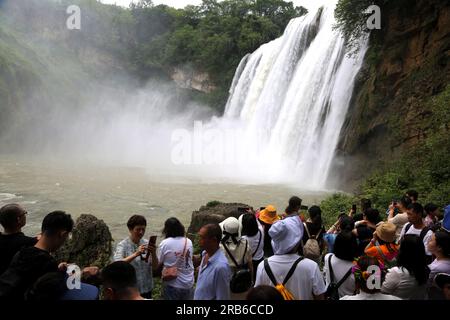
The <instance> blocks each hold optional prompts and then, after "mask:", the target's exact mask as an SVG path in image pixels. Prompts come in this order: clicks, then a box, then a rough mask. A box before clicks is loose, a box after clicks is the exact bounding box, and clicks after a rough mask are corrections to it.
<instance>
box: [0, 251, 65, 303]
mask: <svg viewBox="0 0 450 320" xmlns="http://www.w3.org/2000/svg"><path fill="white" fill-rule="evenodd" d="M55 271H58V264H57V262H56V260H55V258H53V257H52V256H51V255H50V253H48V252H47V251H44V250H41V249H38V248H36V247H28V248H23V249H21V250H20V251H19V252H17V254H16V255H15V256H14V258H13V259H12V261H11V264H10V265H9V267H8V269H7V270H6V271H5V272H4V273H3V274H2V275H1V276H0V299H15V300H23V299H24V294H25V292H26V291H27V289H28V288H30V287H31V286H32V285H33V284H34V283H35V282H36V280H37V279H39V278H40V277H41V276H43V275H44V274H46V273H48V272H55Z"/></svg>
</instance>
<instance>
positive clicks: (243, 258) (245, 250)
mask: <svg viewBox="0 0 450 320" xmlns="http://www.w3.org/2000/svg"><path fill="white" fill-rule="evenodd" d="M239 241H241V240H239ZM247 247H248V240H247V239H245V249H244V255H243V256H242V265H244V260H245V255H246V254H247Z"/></svg>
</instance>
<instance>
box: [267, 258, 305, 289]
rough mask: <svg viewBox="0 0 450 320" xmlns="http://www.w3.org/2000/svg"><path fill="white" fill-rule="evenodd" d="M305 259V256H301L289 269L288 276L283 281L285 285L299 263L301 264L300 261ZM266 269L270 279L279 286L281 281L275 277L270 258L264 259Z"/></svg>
mask: <svg viewBox="0 0 450 320" xmlns="http://www.w3.org/2000/svg"><path fill="white" fill-rule="evenodd" d="M302 260H303V257H299V258H298V259H297V260H296V261H295V262H294V264H293V265H292V267H291V268H290V269H289V271H288V273H287V275H286V277H285V278H284V281H283V286H284V285H286V283H287V282H288V281H289V279H290V278H291V276H292V274H293V273H294V271H295V269H296V268H297V265H298V264H299V262H300V261H302ZM264 269H265V270H266V273H267V275H268V276H269V279H270V281H272V283H273V285H274V286H277V285H278V284H279V283H278V281H277V280H276V279H275V276H274V275H273V272H272V269H270V265H269V260H268V259H267V258H266V259H264Z"/></svg>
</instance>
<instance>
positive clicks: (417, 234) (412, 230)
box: [400, 223, 433, 256]
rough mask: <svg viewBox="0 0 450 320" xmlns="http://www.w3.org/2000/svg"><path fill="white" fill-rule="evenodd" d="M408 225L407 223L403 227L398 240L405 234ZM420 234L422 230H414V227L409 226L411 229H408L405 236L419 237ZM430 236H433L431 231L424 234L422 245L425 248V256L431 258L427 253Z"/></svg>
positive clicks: (429, 253) (428, 252)
mask: <svg viewBox="0 0 450 320" xmlns="http://www.w3.org/2000/svg"><path fill="white" fill-rule="evenodd" d="M408 224H409V223H407V224H405V225H404V226H403V229H402V232H401V233H400V239H401V238H402V237H403V235H404V234H405V229H406V226H407V225H408ZM421 232H422V229H416V228H414V225H411V227H409V230H408V232H407V233H406V234H415V235H416V236H420V233H421ZM432 235H433V231H431V230H428V232H427V233H426V234H425V237H423V245H424V246H425V254H426V255H427V256H431V252H430V251H428V241H430V239H431V236H432Z"/></svg>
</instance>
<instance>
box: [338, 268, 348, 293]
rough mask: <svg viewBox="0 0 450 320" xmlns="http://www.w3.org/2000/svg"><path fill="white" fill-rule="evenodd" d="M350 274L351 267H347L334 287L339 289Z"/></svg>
mask: <svg viewBox="0 0 450 320" xmlns="http://www.w3.org/2000/svg"><path fill="white" fill-rule="evenodd" d="M351 274H352V268H350V269H348V271H347V273H346V274H345V275H344V276H343V277H342V279H341V280H339V282H338V283H337V284H336V289H339V287H340V286H341V285H342V284H343V283H344V282H345V280H347V278H348V277H350V275H351Z"/></svg>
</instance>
